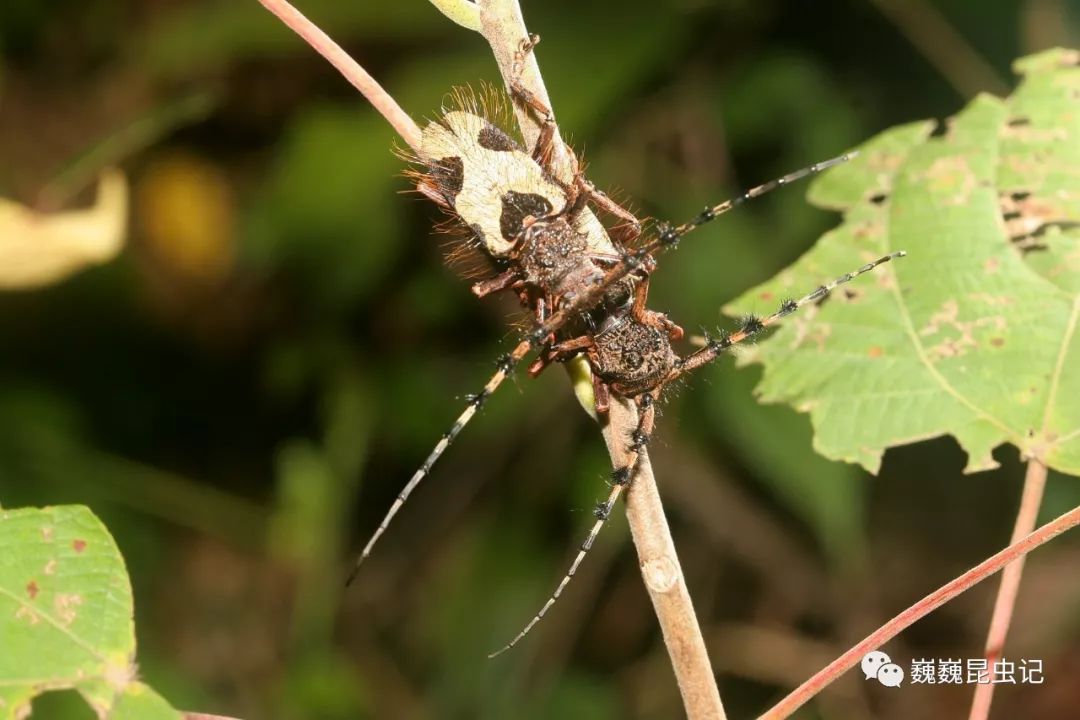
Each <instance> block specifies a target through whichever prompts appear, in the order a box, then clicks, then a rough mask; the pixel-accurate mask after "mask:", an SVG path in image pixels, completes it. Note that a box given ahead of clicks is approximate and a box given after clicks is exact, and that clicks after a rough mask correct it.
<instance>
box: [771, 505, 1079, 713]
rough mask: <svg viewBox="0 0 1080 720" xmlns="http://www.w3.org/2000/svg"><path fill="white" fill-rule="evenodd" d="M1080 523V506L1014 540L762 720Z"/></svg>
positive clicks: (795, 704)
mask: <svg viewBox="0 0 1080 720" xmlns="http://www.w3.org/2000/svg"><path fill="white" fill-rule="evenodd" d="M1077 525H1080V507H1076V508H1073V509H1072V510H1070V511H1069V512H1067V513H1065V514H1064V515H1062V516H1061V517H1059V518H1057V519H1056V520H1053V521H1051V522H1049V523H1047V524H1046V525H1043V526H1042V527H1040V528H1039V529H1038V530H1036V531H1035V532H1033V533H1031V534H1030V535H1027V536H1026V537H1024V538H1023V539H1022V540H1020V541H1018V542H1014V543H1013V544H1011V545H1009V546H1008V547H1007V548H1005V549H1004V550H1002V551H1001V552H999V553H997V554H995V555H992V556H990V557H989V558H987V559H986V560H984V561H983V562H981V563H979V564H978V565H976V566H975V567H973V568H972V569H971V570H968V571H967V572H966V573H964V574H963V575H961V576H960V577H958V578H956V579H955V580H953V581H951V582H949V583H947V584H946V585H943V586H941V587H940V588H938V589H937V590H935V591H934V592H932V593H930V594H929V595H927V596H926V597H924V598H923V599H922V600H920V601H919V602H917V603H915V604H914V605H912V606H911V607H909V608H908V609H907V610H904V611H903V612H902V613H900V614H899V615H897V616H896V617H894V618H893V619H892V620H890V621H889V622H887V623H886V624H885V625H883V626H881V627H880V628H878V629H877V630H875V631H874V632H873V633H871V634H870V635H868V636H867V637H866V638H865V639H864V640H862V641H861V642H860V643H859V644H857V645H855V646H854V647H853V648H851V649H850V650H848V651H847V652H845V653H844V654H843V655H841V656H840V657H838V658H836V660H833V661H832V662H831V663H829V665H828V666H827V667H825V668H824V669H823V670H821V671H820V672H818V673H817V674H816V675H814V676H813V677H812V678H810V679H809V680H807V681H806V682H804V683H803V684H802V685H800V686H799V687H798V688H796V689H795V690H794V691H793V692H792V693H791V694H790V695H788V696H787V697H785V698H784V699H783V700H781V701H780V702H779V703H778V704H777V705H776V706H775V707H773V708H772V709H771V710H769V711H768V712H766V713H765V714H764V715H762V716H761V717H760V718H759V720H783V718H787V717H790V716H791V714H792V713H794V712H795V711H796V710H798V709H799V708H800V707H802V706H803V705H804V704H805V703H806V702H808V701H809V700H810V699H811V698H812V697H814V696H815V695H817V694H818V693H819V692H821V691H822V690H823V689H824V688H825V687H826V686H828V685H829V684H830V683H832V682H833V681H834V680H836V679H837V678H838V677H840V675H841V674H843V673H844V672H846V671H847V670H850V669H851V668H853V667H855V666H856V665H857V664H858V663H859V661H860V660H861V659H862V656H863V655H865V654H866V653H868V652H870V651H871V650H876V649H877V648H879V647H880V646H881V645H883V644H884V643H885V642H887V641H888V640H891V639H892V638H894V637H896V636H897V635H899V634H900V633H901V632H902V631H903V630H905V629H906V628H908V627H909V626H910V625H913V624H914V623H915V622H916V621H917V620H920V619H922V618H923V617H924V616H926V615H928V614H930V613H931V612H933V611H934V610H936V609H938V608H939V607H941V606H942V605H944V604H945V603H947V602H949V601H950V600H952V599H953V598H955V597H956V596H957V595H959V594H960V593H962V592H964V591H965V590H967V589H968V588H970V587H972V586H973V585H976V584H977V583H980V582H982V581H983V580H985V579H986V578H988V577H990V576H991V575H993V574H994V573H996V572H997V571H998V570H1001V569H1002V568H1003V567H1005V566H1006V565H1008V564H1009V563H1011V562H1013V561H1014V560H1016V559H1017V558H1022V557H1023V556H1024V555H1026V554H1027V553H1029V552H1031V551H1032V550H1034V549H1035V548H1037V547H1039V546H1040V545H1042V544H1043V543H1045V542H1048V541H1050V540H1052V539H1054V538H1055V537H1057V536H1058V535H1060V534H1061V533H1063V532H1065V531H1066V530H1069V529H1071V528H1073V527H1076V526H1077Z"/></svg>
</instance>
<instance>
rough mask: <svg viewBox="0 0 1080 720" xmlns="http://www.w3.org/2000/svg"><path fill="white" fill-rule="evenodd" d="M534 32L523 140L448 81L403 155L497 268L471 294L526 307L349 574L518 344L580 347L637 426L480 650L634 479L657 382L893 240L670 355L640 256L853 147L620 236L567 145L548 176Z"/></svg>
mask: <svg viewBox="0 0 1080 720" xmlns="http://www.w3.org/2000/svg"><path fill="white" fill-rule="evenodd" d="M538 41H539V38H538V37H537V36H535V35H534V36H531V37H530V38H529V39H527V40H524V41H523V42H522V43H521V45H520V48H519V50H518V53H517V55H516V57H515V63H514V65H515V70H514V72H513V73H511V78H510V79H509V82H508V86H509V90H510V98H511V100H512V101H513V102H517V103H519V104H521V105H523V106H524V107H525V108H527V109H529V110H530V111H531V112H534V113H535V114H536V115H537V116H538V118H539V119H540V121H541V132H540V136H539V139H538V140H537V142H536V144H535V146H534V147H533V149H532V150H531V152H528V153H527V152H525V150H524V149H523V148H522V147H521V146H520V145H519V144H518V143H517V142H516V141H515V140H514V139H513V138H512V137H511V136H510V135H509V134H508V133H507V132H505V131H504V130H502V129H500V128H499V127H497V126H496V125H495V124H493V123H492V122H491V120H489V119H488V117H487V116H489V115H492V114H494V112H493V111H495V112H497V111H498V107H497V106H498V98H497V97H496V96H494V95H492V96H490V100H491V102H490V103H488V102H486V101H485V102H482V103H477V102H476V101H475V100H474V99H473V98H472V96H470V95H469V94H468V93H467V92H465V91H459V92H457V93H456V94H455V100H456V104H457V107H456V108H453V109H450V110H444V111H443V113H442V114H441V115H440V116H439V117H438V118H436V119H435V120H433V121H432V122H430V123H428V125H427V126H426V127H425V128H424V130H423V137H422V143H421V147H420V151H419V153H418V156H416V157H410V158H409V159H410V160H413V161H414V162H415V163H416V164H417V165H418V167H419V169H417V170H413V171H411V172H410V173H409V175H410V177H412V178H413V179H414V180H415V181H416V185H417V190H418V191H419V192H420V193H421V194H423V195H424V196H426V197H428V198H429V199H431V200H432V201H434V202H435V203H436V204H437V205H439V206H440V207H441V208H442V209H443V210H445V211H446V212H447V213H448V214H449V215H450V216H451V218H452V221H453V222H455V223H457V224H458V225H459V226H460V227H461V228H463V229H467V231H468V233H469V234H470V236H471V240H470V241H468V243H467V244H466V245H464V246H463V247H464V248H465V249H479V250H481V251H482V254H484V255H486V256H487V258H488V260H489V261H490V262H491V264H493V265H494V266H495V268H496V273H495V274H494V275H493V276H491V277H488V278H486V279H483V280H481V281H479V282H476V283H475V284H474V285H473V288H472V289H473V293H474V294H476V295H477V296H478V297H484V296H486V295H489V294H492V293H495V292H499V291H502V290H510V291H513V292H515V293H516V294H517V295H518V298H519V300H520V301H521V303H522V305H524V306H525V307H526V308H528V309H529V310H530V311H531V312H532V314H533V315H534V317H535V319H536V323H537V324H536V327H535V329H534V330H533V331H532V332H530V333H528V334H527V335H526V336H525V337H524V338H523V339H522V340H521V341H520V342H519V343H518V344H517V346H516V347H515V348H514V349H513V351H511V352H510V353H509V354H507V355H503V356H502V357H501V358H499V360H498V361H497V369H496V372H495V373H494V375H492V376H491V378H490V379H489V380H488V382H487V383H486V384H485V385H484V387H483V389H482V390H481V391H480V392H479V393H477V394H475V395H471V396H469V399H468V403H467V405H466V408H465V410H464V411H462V413H461V414H460V415H459V416H458V418H457V420H455V422H454V424H453V425H452V426H451V428H450V430H449V431H448V432H447V433H446V434H444V435H443V436H442V438H441V439H440V440H439V442H438V443H437V444H436V446H435V448H434V449H433V450H432V451H431V453H430V454H429V455H428V457H427V458H426V459H425V461H424V463H423V464H422V465H421V466H420V468H419V469H418V470H417V471H416V472H415V473H414V474H413V476H412V478H410V480H409V482H408V483H407V484H406V485H405V487H404V488H403V489H402V490H401V492H400V493H399V494H398V496H397V498H396V499H395V500H394V503H393V504H392V505H391V507H390V510H389V511H388V512H387V514H386V516H385V518H384V519H383V521H382V522H381V523H380V524H379V527H378V528H377V529H376V531H375V532H374V534H373V535H372V537H371V538H370V540H369V541H368V542H367V544H366V545H365V547H364V549H363V551H362V553H361V555H360V557H359V558H358V560H357V562H356V565H355V567H354V568H353V571H352V573H351V574H350V576H349V580H348V582H350V583H351V582H352V580H353V579H355V577H356V575H357V572H358V571H359V568H360V565H361V563H362V562H363V561H364V560H365V559H366V558H367V556H368V555H369V554H370V553H371V550H372V548H373V547H374V545H375V543H376V542H377V541H378V539H379V538H380V537H381V535H382V534H383V533H384V532H385V531H386V529H387V527H388V526H389V524H390V522H391V520H392V519H393V517H394V516H395V515H396V514H397V512H398V511H399V510H400V508H401V507H402V506H403V505H404V503H405V502H406V500H407V499H408V497H409V495H410V494H411V493H412V491H413V490H414V489H415V488H416V486H417V485H419V483H420V482H421V481H422V480H423V479H424V478H425V477H426V476H427V475H428V474H429V473H430V471H431V468H432V466H433V465H434V464H435V462H436V461H437V460H438V459H439V457H441V456H442V454H443V453H444V452H445V451H446V449H447V447H449V445H450V444H451V443H452V442H453V441H454V439H455V438H456V437H457V436H458V435H459V434H460V433H461V431H462V430H463V429H464V427H465V426H466V425H467V424H468V423H469V421H470V420H471V419H472V418H473V417H474V416H475V415H476V413H477V411H478V410H479V408H480V407H481V406H482V405H483V403H484V402H485V401H486V400H487V398H488V397H490V396H491V395H492V394H493V393H494V392H495V391H496V390H497V389H498V387H499V386H500V385H501V384H502V383H503V381H504V380H505V379H506V378H507V377H508V376H509V375H510V374H511V373H512V372H513V370H514V369H515V367H516V366H517V365H518V364H519V363H520V362H521V361H522V360H523V359H524V358H525V357H526V356H527V355H528V354H529V353H530V352H532V351H534V350H539V354H538V357H537V358H536V360H535V361H534V362H533V363H532V364H531V365H530V367H529V371H530V374H532V375H536V374H539V373H540V372H542V371H543V369H544V368H545V367H546V366H547V365H549V364H550V363H552V362H564V361H566V360H569V359H570V358H572V357H575V356H577V355H579V354H581V353H584V354H585V357H586V358H587V360H588V364H589V367H590V370H591V373H592V380H593V386H594V396H595V404H596V410H597V412H598V413H600V414H602V413H606V411H607V407H608V402H609V398H610V394H611V393H612V392H614V393H617V394H619V395H620V396H623V397H626V398H628V399H633V400H634V401H635V402H636V404H637V407H638V425H637V428H636V429H635V430H634V432H633V433H632V434H631V437H630V448H629V449H630V451H631V454H632V459H631V461H630V462H629V464H627V465H626V466H624V467H621V468H617V469H616V470H615V471H614V472H613V473H612V486H611V490H610V492H609V495H608V497H607V499H606V500H605V501H603V502H601V503H600V504H598V506H597V508H596V511H595V516H596V522H595V523H594V525H593V527H592V529H591V530H590V532H589V535H588V537H587V538H586V540H585V542H584V543H583V544H582V545H581V547H580V549H579V551H578V553H577V555H576V556H575V558H574V561H573V563H572V564H571V566H570V568H569V570H568V571H567V573H566V574H565V575H564V576H563V578H562V580H561V581H560V582H559V584H558V586H557V587H556V589H555V591H554V592H553V593H552V595H551V596H550V597H549V598H548V600H547V602H546V603H545V604H544V605H543V607H542V608H541V610H540V611H539V612H538V613H537V614H536V615H535V616H534V617H533V619H532V620H531V621H530V622H529V623H528V624H527V625H526V626H525V628H524V629H523V630H522V631H521V632H520V633H519V634H518V635H517V636H516V637H515V638H514V639H513V640H512V641H511V642H510V643H508V644H507V645H506V646H504V647H503V648H502V649H500V650H498V651H497V652H495V653H492V657H494V656H495V655H498V654H499V653H501V652H504V651H505V650H507V649H509V648H510V647H512V646H513V645H515V644H516V643H517V642H518V641H519V640H520V639H521V638H522V637H524V636H525V635H526V634H527V633H528V632H529V631H530V630H531V629H532V627H533V626H534V625H535V624H536V623H537V622H539V621H540V619H541V618H542V617H543V616H544V614H545V613H546V612H547V610H548V609H549V608H550V607H551V606H552V605H553V604H554V602H555V601H556V599H557V598H558V597H559V595H560V594H561V592H562V590H563V589H564V588H565V587H566V585H567V584H568V583H569V581H570V578H572V577H573V575H574V573H575V572H576V571H577V568H578V566H579V565H580V564H581V562H582V560H583V559H584V557H585V555H586V553H587V552H588V550H589V549H590V548H591V546H592V544H593V542H594V541H595V539H596V537H597V535H598V534H599V532H600V530H601V528H602V527H603V524H604V522H605V521H606V519H607V517H608V516H609V515H610V513H611V510H612V508H613V507H614V504H615V502H616V501H617V500H618V498H619V496H620V494H621V493H622V491H623V490H624V489H625V487H626V486H627V484H628V483H629V482H630V479H631V478H632V477H633V474H634V471H635V469H636V464H637V459H638V457H640V452H641V450H642V449H643V448H644V447H645V445H646V444H647V443H648V440H649V437H650V435H651V434H652V431H653V427H654V424H655V404H656V401H657V400H658V399H659V397H660V395H661V392H662V391H663V389H664V388H665V387H666V386H667V385H669V384H670V383H672V382H674V381H675V380H677V379H678V378H680V377H682V376H683V375H685V374H687V373H689V372H692V371H693V370H695V369H697V368H699V367H701V366H703V365H705V364H707V363H709V362H711V361H712V360H714V359H716V358H717V357H718V356H719V355H720V354H721V353H722V352H723V351H725V350H727V349H728V348H730V347H732V346H734V345H736V344H738V343H741V342H743V341H745V340H746V339H748V338H751V337H753V336H755V335H757V334H758V333H760V332H762V331H763V330H765V329H766V328H767V327H769V326H771V325H773V324H774V323H776V322H777V321H779V320H780V319H781V318H783V317H784V316H786V315H789V314H791V313H793V312H795V311H796V310H798V309H799V308H800V307H802V306H803V305H806V304H807V303H812V302H817V301H820V300H822V299H824V298H825V297H826V296H827V295H828V294H829V293H830V292H831V291H832V290H833V289H834V288H836V287H837V286H839V285H841V284H843V283H846V282H848V281H850V280H852V279H854V278H855V277H857V276H859V275H861V274H863V273H865V272H868V271H870V270H872V269H874V268H875V267H877V266H878V265H880V264H882V263H885V262H888V261H890V260H892V259H894V258H897V257H902V256H903V255H904V253H903V252H902V251H900V252H894V253H892V254H889V255H886V256H884V257H881V258H879V259H877V260H875V261H873V262H870V263H867V264H866V265H863V266H862V267H860V268H859V269H857V270H855V271H853V272H849V273H846V274H845V275H842V276H840V277H838V278H836V279H835V280H833V281H832V282H829V283H827V284H825V285H821V286H819V287H818V288H817V289H815V290H813V291H812V292H810V293H808V294H807V295H805V296H803V297H802V298H800V299H798V300H786V301H784V302H783V303H782V304H781V306H780V308H779V309H778V310H777V311H776V312H775V313H773V314H772V315H770V316H768V317H766V318H763V319H761V318H748V319H746V320H745V321H744V322H743V325H742V326H741V327H740V329H739V330H737V331H735V332H733V333H725V334H723V335H722V336H720V337H719V338H715V339H714V338H706V342H705V346H704V347H703V348H701V349H699V350H697V351H696V352H693V353H691V354H690V355H688V356H686V357H680V356H679V355H678V354H677V353H676V352H675V350H674V349H673V347H672V342H673V341H677V340H679V339H680V338H681V337H682V336H683V331H682V328H680V327H679V326H678V325H676V324H674V323H673V322H671V321H670V320H669V319H668V318H667V317H666V316H665V315H663V314H662V313H658V312H655V311H652V310H649V309H648V308H647V300H648V287H649V274H650V273H651V272H652V271H653V270H654V269H655V260H654V258H653V256H654V255H655V254H656V253H658V252H660V251H662V250H665V249H667V248H671V247H674V246H675V245H676V244H677V243H678V241H679V240H680V239H681V238H682V237H683V236H685V235H686V234H687V233H689V232H691V231H692V230H694V229H696V228H698V227H700V226H701V225H704V224H705V223H708V222H710V221H712V220H713V219H715V218H717V217H719V216H720V215H722V214H724V213H726V212H728V211H729V210H731V209H732V208H734V207H735V206H737V205H739V204H741V203H742V202H744V201H746V200H748V199H750V198H754V197H758V196H760V195H763V194H765V193H767V192H769V191H771V190H773V189H776V188H778V187H780V186H782V185H786V184H788V183H790V182H793V181H795V180H798V179H801V178H803V177H806V176H808V175H811V174H814V173H817V172H820V171H822V170H825V169H827V168H829V167H832V166H834V165H837V164H839V163H842V162H845V161H847V160H849V159H850V158H852V157H853V156H854V153H848V154H845V155H841V156H839V157H837V158H833V159H831V160H827V161H825V162H821V163H817V164H815V165H811V166H809V167H807V168H803V169H801V170H798V171H795V172H793V173H790V174H788V175H785V176H783V177H781V178H778V179H776V180H772V181H770V182H768V183H765V184H763V185H759V186H757V187H755V188H752V189H750V190H748V191H746V192H744V193H743V194H741V195H739V196H737V197H735V198H733V199H730V200H725V201H724V202H721V203H719V204H717V205H714V206H711V207H707V208H706V209H705V210H703V211H702V212H701V213H700V214H699V215H698V216H697V217H695V218H693V219H692V220H689V221H687V222H684V223H682V224H680V225H674V226H673V225H669V224H666V223H661V224H659V225H657V226H656V227H655V228H654V232H653V233H652V237H651V238H650V239H649V240H647V241H646V242H644V243H640V244H639V245H638V246H637V247H633V244H634V243H635V241H637V240H638V238H639V236H641V234H642V224H641V222H640V221H639V220H638V219H637V218H636V217H635V216H634V215H633V214H631V213H630V212H629V211H627V210H626V209H624V208H623V207H621V206H620V205H618V204H616V203H615V202H613V201H612V200H611V199H610V198H608V197H607V196H606V195H604V194H603V193H601V192H599V191H597V190H596V189H595V188H594V187H593V186H592V184H591V183H589V182H588V180H586V179H585V177H584V175H583V174H582V173H581V171H580V169H579V165H578V163H577V159H576V157H574V155H573V153H570V159H571V166H572V169H573V172H572V176H571V178H572V179H571V180H570V181H569V182H563V181H560V180H559V179H557V176H556V174H555V173H554V172H553V171H552V168H551V166H550V163H551V158H552V142H553V138H554V129H555V124H554V117H553V114H552V112H551V110H550V109H549V108H547V107H546V106H545V105H544V104H543V103H542V102H540V101H539V99H537V98H536V97H535V96H534V95H533V94H532V93H530V92H529V91H528V90H527V89H525V88H524V87H523V86H521V84H520V82H519V81H518V76H519V71H520V66H521V61H522V59H523V58H524V56H525V55H526V54H527V53H529V52H531V51H532V48H533V47H534V46H535V45H536V43H537V42H538ZM589 203H593V204H594V205H595V206H596V207H597V208H599V209H600V210H602V211H604V212H605V213H607V214H610V215H612V216H614V217H616V218H618V219H619V220H621V221H622V224H621V225H618V226H615V227H613V228H612V229H611V232H612V233H613V234H614V235H615V238H616V240H617V242H613V241H612V238H611V236H609V231H608V229H607V228H605V226H604V225H603V224H601V223H600V221H599V220H598V219H597V218H596V216H595V215H594V214H593V213H592V211H591V209H590V208H589V207H588V205H589Z"/></svg>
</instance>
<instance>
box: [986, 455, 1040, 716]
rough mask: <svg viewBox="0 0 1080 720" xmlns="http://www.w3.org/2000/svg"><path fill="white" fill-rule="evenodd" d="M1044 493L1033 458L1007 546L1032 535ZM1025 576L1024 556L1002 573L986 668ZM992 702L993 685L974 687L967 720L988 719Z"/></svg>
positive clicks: (998, 648)
mask: <svg viewBox="0 0 1080 720" xmlns="http://www.w3.org/2000/svg"><path fill="white" fill-rule="evenodd" d="M1045 489H1046V465H1044V464H1043V463H1041V462H1039V461H1038V460H1036V459H1034V458H1032V459H1031V460H1029V461H1028V466H1027V473H1026V474H1025V476H1024V490H1023V494H1022V495H1021V497H1020V509H1019V510H1018V511H1017V513H1016V525H1015V526H1014V527H1013V533H1012V538H1011V539H1010V540H1009V542H1010V543H1015V542H1017V541H1018V540H1020V539H1021V538H1023V537H1024V536H1025V535H1028V534H1029V533H1031V531H1032V529H1033V528H1034V527H1035V521H1036V520H1037V519H1038V517H1039V506H1040V505H1042V498H1043V491H1044V490H1045ZM1023 573H1024V556H1023V555H1021V556H1020V557H1019V558H1017V559H1016V561H1015V562H1013V563H1011V564H1010V565H1009V566H1008V567H1007V568H1005V570H1004V572H1002V573H1001V586H1000V587H999V588H998V594H997V599H996V600H995V601H994V612H993V614H992V615H991V616H990V630H989V632H988V633H987V635H986V650H985V651H984V653H983V654H984V656H985V657H986V664H987V667H991V668H992V667H993V666H994V662H995V661H996V660H998V659H999V658H1000V657H1001V653H1002V650H1003V649H1004V647H1005V636H1006V635H1008V633H1009V624H1010V623H1011V622H1012V616H1013V609H1014V608H1015V607H1016V596H1017V594H1019V592H1020V577H1021V576H1022V575H1023ZM993 699H994V685H993V683H984V684H980V685H977V686H976V687H975V697H974V699H973V700H972V702H971V713H970V714H969V715H968V720H986V718H987V717H989V716H990V702H991V701H992V700H993Z"/></svg>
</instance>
